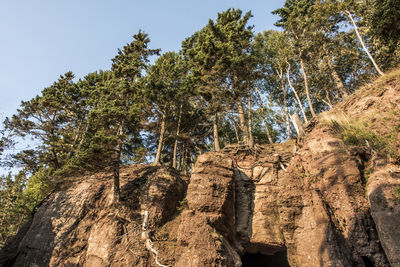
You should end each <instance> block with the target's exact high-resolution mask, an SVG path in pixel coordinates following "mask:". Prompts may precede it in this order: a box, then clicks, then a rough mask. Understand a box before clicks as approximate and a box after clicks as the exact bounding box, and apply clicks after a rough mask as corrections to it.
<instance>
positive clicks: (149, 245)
mask: <svg viewBox="0 0 400 267" xmlns="http://www.w3.org/2000/svg"><path fill="white" fill-rule="evenodd" d="M148 221H149V212H148V211H147V210H146V211H145V212H144V218H143V224H142V239H143V240H144V241H145V244H146V248H147V249H148V250H149V251H150V252H152V253H153V254H154V255H155V256H156V258H155V261H156V264H157V265H158V266H161V267H169V265H164V264H161V263H159V262H158V252H157V250H155V249H154V247H153V242H152V241H151V239H150V237H149V232H148V231H147V223H148Z"/></svg>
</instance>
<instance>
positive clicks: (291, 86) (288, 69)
mask: <svg viewBox="0 0 400 267" xmlns="http://www.w3.org/2000/svg"><path fill="white" fill-rule="evenodd" d="M289 72H290V64H289V67H288V68H287V70H286V78H287V80H288V83H289V87H290V88H291V89H292V91H293V92H294V95H295V96H296V100H297V103H298V104H299V107H300V110H301V114H303V117H304V121H305V122H306V123H308V119H307V116H306V113H305V112H304V108H303V104H302V103H301V100H300V97H299V95H298V94H297V91H296V89H294V87H293V85H292V82H291V81H290V74H289Z"/></svg>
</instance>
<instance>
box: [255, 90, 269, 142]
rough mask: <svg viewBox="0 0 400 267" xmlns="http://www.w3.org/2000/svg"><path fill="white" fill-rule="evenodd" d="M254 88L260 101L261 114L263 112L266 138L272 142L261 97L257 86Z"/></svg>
mask: <svg viewBox="0 0 400 267" xmlns="http://www.w3.org/2000/svg"><path fill="white" fill-rule="evenodd" d="M255 89H256V93H257V98H258V101H259V102H260V108H261V114H263V115H262V116H263V121H264V124H265V132H266V134H267V138H268V141H269V143H270V144H272V143H273V142H272V137H271V133H270V131H269V127H268V123H267V120H266V119H264V103H263V101H262V99H261V95H260V92H259V91H258V88H257V87H255Z"/></svg>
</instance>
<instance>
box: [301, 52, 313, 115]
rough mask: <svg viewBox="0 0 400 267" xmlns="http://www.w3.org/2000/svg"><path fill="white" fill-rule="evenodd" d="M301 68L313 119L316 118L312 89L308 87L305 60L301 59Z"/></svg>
mask: <svg viewBox="0 0 400 267" xmlns="http://www.w3.org/2000/svg"><path fill="white" fill-rule="evenodd" d="M300 66H301V72H302V73H303V78H304V87H305V88H306V95H307V101H308V105H309V106H310V111H311V115H312V116H313V117H315V116H316V114H315V111H314V108H313V105H312V102H311V97H310V89H309V87H308V79H307V73H306V69H305V67H304V63H303V60H302V59H300Z"/></svg>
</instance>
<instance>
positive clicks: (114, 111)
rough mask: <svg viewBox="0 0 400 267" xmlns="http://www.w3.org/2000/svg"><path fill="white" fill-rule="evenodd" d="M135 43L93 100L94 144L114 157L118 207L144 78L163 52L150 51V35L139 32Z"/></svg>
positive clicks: (118, 60)
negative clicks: (155, 57) (151, 62)
mask: <svg viewBox="0 0 400 267" xmlns="http://www.w3.org/2000/svg"><path fill="white" fill-rule="evenodd" d="M133 39H134V40H133V41H132V42H131V43H129V44H127V45H126V46H124V47H123V49H122V50H120V49H119V50H118V54H117V56H115V57H114V58H113V59H112V62H113V64H112V67H111V70H112V72H111V73H107V74H106V77H105V79H104V81H103V83H102V84H99V86H98V87H97V88H96V92H93V93H94V94H92V99H91V100H90V101H91V103H93V104H92V105H93V108H92V110H91V111H90V113H89V115H88V116H89V120H91V127H92V128H93V130H94V133H93V134H92V139H91V140H90V142H100V143H101V144H103V145H105V146H106V147H107V150H108V151H109V152H110V153H111V154H112V157H111V159H112V166H113V173H114V174H113V176H114V186H113V200H114V203H115V202H118V201H119V200H120V198H121V196H120V189H119V166H120V161H121V153H122V149H123V148H124V146H125V145H127V141H128V140H130V138H129V136H130V135H135V134H138V132H139V129H138V121H139V117H140V105H141V101H140V100H139V95H140V94H139V92H140V91H141V86H142V84H141V80H140V78H141V77H142V74H143V71H144V70H146V69H147V68H148V62H149V59H148V58H149V57H150V56H152V55H155V54H158V52H159V50H158V49H149V48H148V43H149V42H150V39H149V38H148V36H147V34H145V33H143V32H141V31H139V32H138V33H137V34H135V35H134V36H133Z"/></svg>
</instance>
